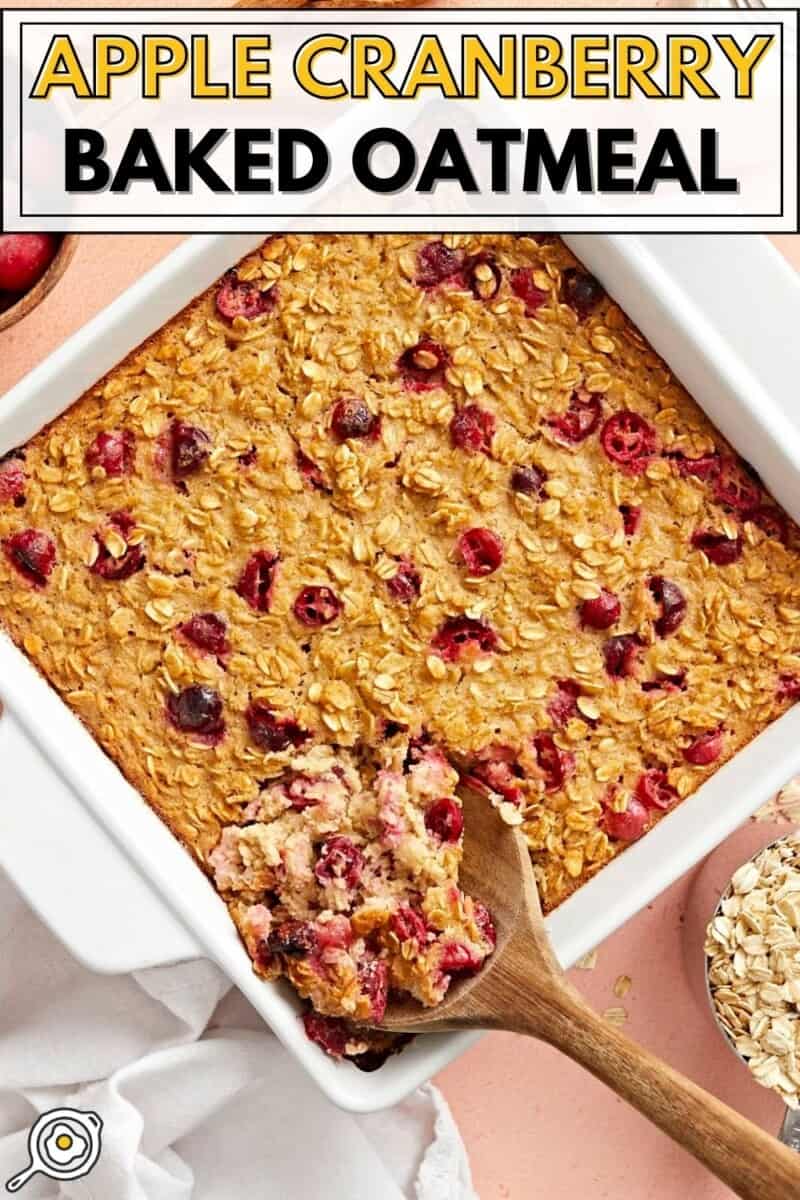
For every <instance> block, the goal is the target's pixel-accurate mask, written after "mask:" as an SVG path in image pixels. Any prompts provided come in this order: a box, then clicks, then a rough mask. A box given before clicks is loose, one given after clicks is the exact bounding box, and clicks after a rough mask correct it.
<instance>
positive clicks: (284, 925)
mask: <svg viewBox="0 0 800 1200" xmlns="http://www.w3.org/2000/svg"><path fill="white" fill-rule="evenodd" d="M267 948H268V949H269V952H270V954H282V955H283V957H284V958H307V957H308V955H309V954H311V953H312V952H313V951H314V950H316V948H317V938H316V934H315V932H314V926H313V925H312V924H311V922H310V921H296V920H289V921H282V922H281V924H280V925H278V926H277V928H275V929H272V930H271V931H270V934H269V937H268V938H267Z"/></svg>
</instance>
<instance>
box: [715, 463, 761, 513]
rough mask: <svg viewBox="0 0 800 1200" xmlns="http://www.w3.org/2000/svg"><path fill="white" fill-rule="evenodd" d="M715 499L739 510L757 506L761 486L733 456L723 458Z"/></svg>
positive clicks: (716, 478)
mask: <svg viewBox="0 0 800 1200" xmlns="http://www.w3.org/2000/svg"><path fill="white" fill-rule="evenodd" d="M714 499H715V500H717V501H718V502H719V503H720V504H726V505H727V506H728V507H729V508H734V509H736V510H737V512H747V511H748V510H750V509H753V508H757V507H758V504H759V501H760V500H761V488H760V487H759V486H758V484H757V483H755V482H754V481H753V480H752V479H750V478H749V476H748V475H746V474H745V472H744V470H743V469H742V468H741V467H740V466H739V464H738V463H737V462H735V461H734V460H733V459H731V458H725V459H722V461H721V462H720V465H719V471H718V473H717V475H716V477H715V479H714Z"/></svg>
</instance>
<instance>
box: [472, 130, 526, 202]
mask: <svg viewBox="0 0 800 1200" xmlns="http://www.w3.org/2000/svg"><path fill="white" fill-rule="evenodd" d="M476 137H477V139H478V141H479V142H482V143H488V144H489V145H490V146H491V148H492V157H491V172H492V191H493V192H507V191H508V147H509V146H510V145H511V143H512V142H521V141H522V130H521V129H479V130H478V132H477V134H476Z"/></svg>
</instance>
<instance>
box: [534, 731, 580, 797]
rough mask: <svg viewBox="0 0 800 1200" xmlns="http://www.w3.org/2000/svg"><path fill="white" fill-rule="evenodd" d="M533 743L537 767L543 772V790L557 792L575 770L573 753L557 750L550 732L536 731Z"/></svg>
mask: <svg viewBox="0 0 800 1200" xmlns="http://www.w3.org/2000/svg"><path fill="white" fill-rule="evenodd" d="M533 745H534V749H535V750H536V761H537V763H538V764H539V769H540V770H541V771H542V772H543V773H544V786H545V791H547V792H557V791H558V790H559V788H562V787H563V786H564V784H565V783H566V781H567V780H568V779H569V777H570V775H572V774H573V772H574V770H575V755H574V754H572V753H571V752H570V751H568V750H559V748H558V746H557V745H556V744H555V741H554V740H553V735H552V733H537V734H536V736H535V738H534V739H533Z"/></svg>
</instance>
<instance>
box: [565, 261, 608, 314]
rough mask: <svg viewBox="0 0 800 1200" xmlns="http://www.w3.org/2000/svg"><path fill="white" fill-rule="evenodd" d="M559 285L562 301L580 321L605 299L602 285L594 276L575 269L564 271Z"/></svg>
mask: <svg viewBox="0 0 800 1200" xmlns="http://www.w3.org/2000/svg"><path fill="white" fill-rule="evenodd" d="M561 284H562V295H563V297H564V300H565V301H566V302H567V304H568V305H569V306H570V308H572V309H574V310H575V312H576V313H577V314H578V316H579V317H581V318H582V319H585V318H586V317H588V316H589V313H590V312H592V311H593V310H594V309H595V308H597V305H598V304H599V303H600V301H601V300H602V299H603V298H604V297H605V291H604V289H603V285H602V284H601V283H599V282H598V280H596V279H595V277H594V275H590V274H589V273H588V271H579V270H578V269H577V268H576V267H571V268H570V269H569V270H568V271H564V273H563V275H562V276H561Z"/></svg>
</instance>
